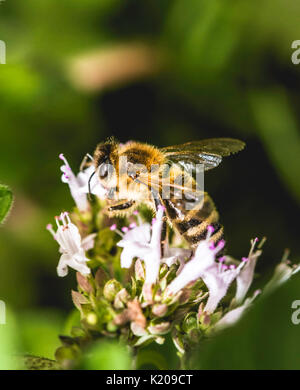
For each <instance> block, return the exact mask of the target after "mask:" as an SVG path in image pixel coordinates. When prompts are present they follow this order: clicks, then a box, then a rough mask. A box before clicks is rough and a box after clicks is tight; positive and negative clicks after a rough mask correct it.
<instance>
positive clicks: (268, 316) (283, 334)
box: [190, 276, 300, 370]
mask: <svg viewBox="0 0 300 390" xmlns="http://www.w3.org/2000/svg"><path fill="white" fill-rule="evenodd" d="M299 279H300V278H299V277H298V276H296V277H294V279H293V280H292V281H289V282H287V283H286V284H285V285H283V286H282V287H281V288H279V289H278V290H276V291H275V292H273V293H270V294H268V295H267V296H265V297H263V296H262V297H261V298H260V300H258V301H257V303H254V304H253V307H252V308H251V309H250V310H249V312H248V313H247V314H246V315H245V316H244V317H243V318H242V319H241V321H240V322H239V323H237V324H236V325H235V326H234V327H231V328H228V329H226V330H224V331H223V332H220V333H219V334H218V335H215V336H213V337H211V338H209V339H207V340H206V342H205V343H204V344H202V345H200V346H199V348H198V350H197V352H196V353H195V354H194V356H193V357H192V360H190V366H191V368H193V369H219V370H223V369H249V370H250V369H255V370H261V369H264V370H265V369H270V370H281V369H282V370H283V369H297V370H298V369H299V367H300V354H299V351H300V325H294V324H293V322H292V314H293V312H295V309H292V303H293V302H294V301H295V300H297V299H299Z"/></svg>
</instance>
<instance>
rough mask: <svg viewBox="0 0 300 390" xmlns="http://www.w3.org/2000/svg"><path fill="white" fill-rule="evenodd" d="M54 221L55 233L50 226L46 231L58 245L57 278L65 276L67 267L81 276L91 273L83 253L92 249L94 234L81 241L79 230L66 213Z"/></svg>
mask: <svg viewBox="0 0 300 390" xmlns="http://www.w3.org/2000/svg"><path fill="white" fill-rule="evenodd" d="M55 219H56V223H57V231H56V232H55V231H54V230H53V227H52V225H48V226H47V229H48V230H49V231H50V233H51V234H52V235H53V237H54V239H55V240H56V241H57V242H58V244H59V252H60V253H61V257H60V260H59V264H58V266H57V274H58V276H61V277H63V276H66V275H67V274H68V267H71V268H73V269H75V270H76V271H78V272H80V273H81V274H83V275H88V274H90V272H91V271H90V269H89V267H88V266H87V265H86V263H87V261H89V259H88V258H87V257H86V256H85V251H88V250H89V249H92V248H93V247H94V240H95V236H96V234H91V235H89V236H87V237H85V238H84V239H82V238H81V236H80V234H79V230H78V229H77V227H76V226H75V225H74V224H73V223H72V222H71V220H70V217H69V215H68V213H62V214H61V215H60V217H56V218H55Z"/></svg>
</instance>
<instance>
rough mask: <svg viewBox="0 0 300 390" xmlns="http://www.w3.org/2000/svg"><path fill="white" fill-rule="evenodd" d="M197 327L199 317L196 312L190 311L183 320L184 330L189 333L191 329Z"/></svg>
mask: <svg viewBox="0 0 300 390" xmlns="http://www.w3.org/2000/svg"><path fill="white" fill-rule="evenodd" d="M196 328H197V317H196V314H195V313H188V314H187V315H186V316H185V318H184V320H183V322H182V330H183V331H184V332H185V333H189V332H190V331H191V330H193V329H196Z"/></svg>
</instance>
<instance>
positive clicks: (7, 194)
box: [0, 184, 13, 223]
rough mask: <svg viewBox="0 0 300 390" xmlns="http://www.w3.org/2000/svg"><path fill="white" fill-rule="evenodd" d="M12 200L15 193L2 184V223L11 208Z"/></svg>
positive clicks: (0, 214) (0, 220) (0, 217)
mask: <svg viewBox="0 0 300 390" xmlns="http://www.w3.org/2000/svg"><path fill="white" fill-rule="evenodd" d="M12 202H13V194H12V192H11V190H10V189H9V188H8V187H7V186H5V185H3V184H0V223H1V222H3V221H4V219H5V217H6V216H7V214H8V212H9V210H10V209H11V206H12Z"/></svg>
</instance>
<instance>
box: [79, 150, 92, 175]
mask: <svg viewBox="0 0 300 390" xmlns="http://www.w3.org/2000/svg"><path fill="white" fill-rule="evenodd" d="M88 159H90V160H91V161H94V158H93V157H92V156H91V155H90V154H89V153H87V154H86V155H85V156H84V157H83V160H82V162H81V164H80V168H79V170H80V172H82V171H83V169H84V167H85V166H86V163H87V160H88Z"/></svg>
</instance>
